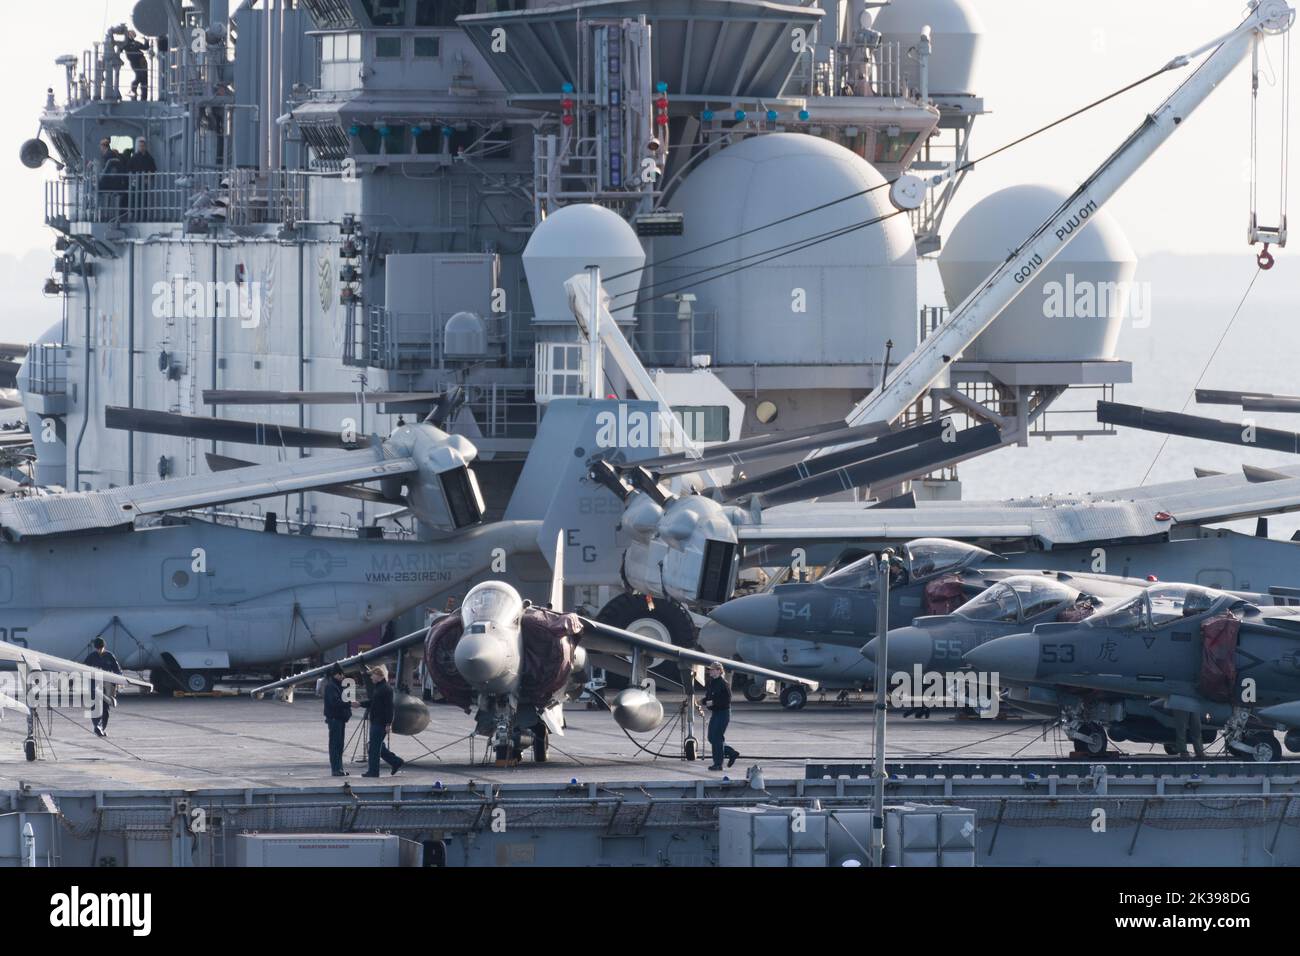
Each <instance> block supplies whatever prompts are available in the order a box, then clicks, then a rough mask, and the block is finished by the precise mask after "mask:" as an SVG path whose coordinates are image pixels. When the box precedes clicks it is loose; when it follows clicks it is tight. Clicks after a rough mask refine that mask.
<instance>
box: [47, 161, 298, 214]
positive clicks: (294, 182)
mask: <svg viewBox="0 0 1300 956" xmlns="http://www.w3.org/2000/svg"><path fill="white" fill-rule="evenodd" d="M308 178H309V177H308V174H306V173H304V172H301V171H298V170H269V171H268V170H255V169H232V170H225V171H219V170H208V171H202V172H194V173H186V174H180V173H171V172H160V173H114V172H110V173H103V174H100V175H98V176H95V177H67V178H63V179H58V180H53V181H50V182H48V183H46V184H45V222H46V224H47V225H51V226H55V227H65V226H66V225H68V224H71V223H116V224H120V223H145V222H148V223H178V222H185V221H189V220H198V221H203V222H207V223H212V224H225V225H230V226H253V225H260V224H285V225H292V224H293V223H295V222H297V221H299V220H301V219H303V218H305V215H306V209H307V183H308Z"/></svg>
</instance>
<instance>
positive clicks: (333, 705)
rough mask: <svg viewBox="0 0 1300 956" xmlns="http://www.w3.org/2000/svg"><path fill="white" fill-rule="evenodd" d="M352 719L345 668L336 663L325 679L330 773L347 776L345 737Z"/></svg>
mask: <svg viewBox="0 0 1300 956" xmlns="http://www.w3.org/2000/svg"><path fill="white" fill-rule="evenodd" d="M351 719H352V705H351V704H349V703H348V702H347V701H345V700H344V699H343V668H341V667H339V665H338V664H335V665H334V667H333V668H331V670H330V673H329V677H327V678H326V679H325V726H326V727H328V728H329V734H330V773H331V774H333V775H334V776H336V777H346V776H347V771H345V770H344V769H343V737H344V735H345V733H346V731H347V726H348V721H349V720H351Z"/></svg>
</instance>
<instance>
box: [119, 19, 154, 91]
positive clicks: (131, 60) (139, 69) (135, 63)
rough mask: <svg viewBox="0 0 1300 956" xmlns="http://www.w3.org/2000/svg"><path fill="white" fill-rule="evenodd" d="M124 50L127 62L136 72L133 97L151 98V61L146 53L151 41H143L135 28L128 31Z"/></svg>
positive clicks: (132, 89) (124, 41)
mask: <svg viewBox="0 0 1300 956" xmlns="http://www.w3.org/2000/svg"><path fill="white" fill-rule="evenodd" d="M122 52H123V53H125V54H126V62H127V63H128V64H130V66H131V70H132V72H133V73H135V79H134V80H132V82H131V99H133V100H147V99H148V98H149V61H148V59H146V58H145V54H146V53H148V52H149V41H148V40H144V41H141V40H140V39H139V38H138V37H137V36H136V33H135V31H134V30H127V31H126V39H125V40H123V41H122Z"/></svg>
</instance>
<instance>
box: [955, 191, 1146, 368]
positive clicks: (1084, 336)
mask: <svg viewBox="0 0 1300 956" xmlns="http://www.w3.org/2000/svg"><path fill="white" fill-rule="evenodd" d="M1068 195H1069V192H1068V191H1067V190H1065V189H1062V188H1059V187H1057V186H1045V185H1040V184H1033V183H1025V184H1021V185H1017V186H1011V187H1009V188H1007V189H1003V190H1000V191H998V192H995V193H993V194H991V195H989V196H986V197H985V198H984V199H981V200H980V201H979V202H978V203H976V204H975V205H974V206H973V207H972V208H971V209H970V211H969V212H967V213H966V214H965V215H964V216H962V218H961V220H960V221H959V222H958V223H957V225H956V227H955V228H954V229H953V230H952V235H951V236H949V237H948V239H947V240H946V241H945V242H944V245H943V250H942V251H941V252H940V253H939V274H940V276H942V278H943V284H944V294H945V296H946V298H947V300H948V307H949V308H950V309H953V308H956V307H957V306H958V305H960V304H961V302H962V300H964V299H965V298H966V296H968V295H969V294H970V293H971V292H973V291H974V290H975V289H976V288H978V287H979V286H980V285H982V284H983V282H984V280H985V279H986V278H987V277H988V276H989V274H990V273H992V272H993V270H994V269H996V268H997V267H998V265H1000V264H1001V263H1002V262H1003V261H1004V260H1005V259H1006V258H1007V256H1009V255H1010V254H1011V253H1012V251H1013V250H1014V249H1015V248H1016V247H1017V246H1019V245H1020V244H1022V243H1023V242H1024V241H1025V240H1026V239H1027V238H1028V237H1029V235H1030V234H1031V233H1032V232H1033V231H1034V230H1035V229H1037V228H1038V226H1040V225H1041V224H1042V223H1043V222H1044V221H1045V220H1046V219H1047V218H1048V217H1049V216H1050V215H1052V213H1053V212H1055V211H1056V209H1057V208H1058V207H1060V205H1061V203H1063V202H1064V201H1065V199H1066V198H1067V197H1068ZM1136 271H1137V256H1135V255H1134V253H1133V247H1132V246H1130V245H1129V242H1128V239H1127V238H1126V237H1125V235H1124V231H1123V230H1122V229H1121V228H1120V226H1119V223H1117V222H1116V221H1115V218H1114V217H1113V216H1111V215H1110V214H1109V213H1107V212H1106V211H1105V210H1101V211H1099V212H1097V213H1094V214H1093V215H1092V216H1091V217H1090V218H1089V219H1088V221H1087V223H1085V224H1084V225H1083V226H1082V227H1081V229H1080V231H1079V232H1078V233H1077V234H1076V235H1075V236H1074V239H1073V240H1072V241H1071V242H1070V244H1069V245H1068V246H1066V247H1065V249H1064V250H1063V251H1062V252H1061V254H1060V255H1058V256H1057V257H1056V258H1055V259H1053V260H1052V261H1051V262H1050V263H1049V264H1048V265H1047V267H1046V268H1044V269H1041V270H1039V272H1038V273H1037V275H1035V276H1034V277H1033V278H1032V279H1030V280H1029V282H1027V283H1026V287H1025V288H1024V289H1023V290H1022V291H1021V293H1020V295H1019V296H1017V297H1016V300H1015V301H1014V302H1012V303H1011V305H1009V306H1008V307H1007V308H1006V309H1005V310H1004V311H1003V312H1002V314H1001V315H999V316H998V317H997V319H995V320H994V322H993V324H992V325H991V326H989V327H988V328H987V329H986V330H985V331H984V332H983V333H982V334H981V335H980V336H979V338H977V339H976V340H975V342H974V343H973V344H972V345H971V347H970V348H968V349H967V350H966V351H965V353H964V354H963V359H964V360H965V361H968V362H1067V361H1108V360H1110V359H1113V358H1115V345H1116V343H1117V341H1118V339H1119V333H1120V329H1121V328H1122V327H1123V324H1124V320H1125V318H1126V317H1127V316H1128V314H1129V312H1130V305H1131V296H1132V292H1133V274H1134V272H1136Z"/></svg>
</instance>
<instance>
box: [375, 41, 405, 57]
mask: <svg viewBox="0 0 1300 956" xmlns="http://www.w3.org/2000/svg"><path fill="white" fill-rule="evenodd" d="M401 58H402V38H401V37H375V59H377V60H400V59H401Z"/></svg>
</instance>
